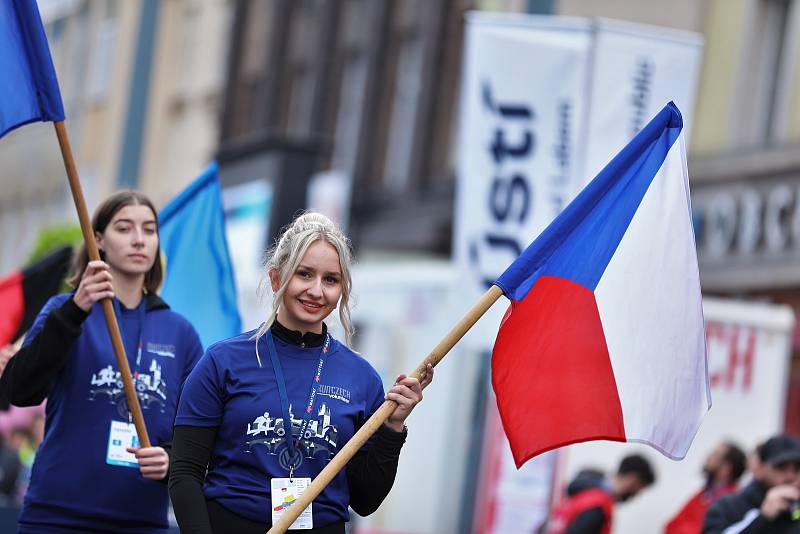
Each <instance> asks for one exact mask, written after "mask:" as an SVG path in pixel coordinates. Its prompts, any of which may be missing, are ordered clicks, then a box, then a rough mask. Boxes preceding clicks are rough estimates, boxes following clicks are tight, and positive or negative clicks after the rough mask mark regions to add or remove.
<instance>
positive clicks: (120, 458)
mask: <svg viewBox="0 0 800 534" xmlns="http://www.w3.org/2000/svg"><path fill="white" fill-rule="evenodd" d="M138 446H139V436H138V435H137V434H136V425H134V424H133V423H123V422H122V421H111V430H110V431H109V432H108V453H107V454H106V463H107V464H110V465H119V466H122V467H133V468H135V469H139V462H138V461H137V460H136V455H134V454H133V453H130V452H128V451H126V450H125V449H127V448H128V447H138Z"/></svg>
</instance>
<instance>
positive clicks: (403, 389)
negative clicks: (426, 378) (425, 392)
mask: <svg viewBox="0 0 800 534" xmlns="http://www.w3.org/2000/svg"><path fill="white" fill-rule="evenodd" d="M417 385H418V386H419V384H417ZM389 392H390V393H397V394H398V395H402V396H403V397H406V398H408V399H417V398H419V396H420V395H421V394H422V392H421V391H415V390H414V389H413V388H411V387H409V386H406V385H405V384H395V385H394V386H392V387H391V388H389Z"/></svg>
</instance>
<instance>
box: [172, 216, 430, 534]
mask: <svg viewBox="0 0 800 534" xmlns="http://www.w3.org/2000/svg"><path fill="white" fill-rule="evenodd" d="M350 263H351V252H350V245H349V242H348V240H347V238H346V237H345V236H344V235H343V234H342V233H341V231H340V230H339V229H338V228H336V227H335V226H334V224H333V223H332V222H331V221H330V220H329V219H328V218H327V217H325V216H323V215H320V214H318V213H306V214H304V215H301V216H300V217H298V218H297V219H296V220H295V221H294V222H293V223H292V224H291V225H290V226H289V227H288V228H287V229H286V230H285V232H284V233H283V235H282V236H281V238H280V240H279V241H278V243H277V245H276V246H275V247H274V249H273V250H271V251H270V253H269V255H268V261H267V265H266V269H267V274H268V276H269V282H270V285H271V287H272V290H273V293H274V297H273V307H272V311H271V314H270V315H269V317H268V318H267V320H266V321H265V322H264V323H263V324H262V325H261V327H260V328H259V329H258V330H255V331H251V332H245V333H243V334H241V335H239V336H236V337H233V338H231V339H228V340H225V341H222V342H220V343H217V344H215V345H212V346H211V347H210V348H209V349H208V351H207V352H206V354H205V355H204V356H203V358H202V359H201V360H200V362H199V363H198V365H197V367H196V368H195V369H194V371H192V374H191V375H190V376H189V378H188V380H187V381H186V386H185V388H184V390H183V393H182V395H181V401H180V405H179V407H178V415H177V417H176V420H175V424H176V426H175V435H174V452H173V470H172V473H171V476H170V496H171V497H172V503H173V506H174V508H175V516H176V518H177V519H178V523H179V525H180V527H181V532H183V533H212V532H216V533H223V532H238V533H245V534H246V533H250V532H253V533H256V532H257V533H259V534H263V533H264V532H265V531H266V530H267V529H268V528H269V527H270V525H271V524H273V523H274V522H275V521H277V520H278V518H280V517H281V515H282V514H283V513H284V512H285V510H286V509H287V508H288V507H289V505H291V503H292V502H294V500H295V499H296V498H297V496H298V495H299V494H300V493H301V492H302V491H303V489H304V488H305V487H307V486H308V484H309V483H310V481H311V479H313V478H314V477H315V476H316V475H317V474H318V473H319V472H320V471H321V470H322V469H323V468H324V467H325V466H326V465H327V464H328V462H330V460H331V458H332V457H333V456H334V455H335V454H336V452H337V451H338V450H340V449H341V447H342V446H343V445H344V444H345V443H346V442H347V441H348V440H349V439H350V437H351V436H352V435H353V434H354V433H355V432H356V430H358V428H359V427H360V426H361V425H362V424H363V423H364V422H365V421H366V420H367V419H368V418H369V417H370V415H372V413H373V412H374V411H375V410H377V409H378V407H380V406H381V404H383V402H384V401H385V400H386V399H390V400H394V401H395V402H397V404H398V406H397V408H396V409H395V411H394V413H393V414H392V415H391V416H390V417H389V419H388V420H387V421H386V423H385V424H384V426H383V427H382V428H381V429H380V430H379V431H378V432H377V433H376V435H375V437H374V439H373V440H372V441H370V442H369V443H368V444H367V446H365V447H364V448H363V449H362V450H361V451H360V452H359V453H358V454H357V455H356V456H355V457H354V458H353V459H352V460H351V462H350V463H349V464H348V466H347V469H346V470H345V471H342V472H340V473H339V474H338V475H337V477H336V478H335V479H334V480H333V482H332V483H331V484H329V485H328V486H327V487H326V488H325V490H324V491H323V492H322V493H321V494H320V495H319V497H318V498H317V499H316V500H315V501H314V503H313V505H312V506H311V507H309V509H308V510H307V511H306V512H304V513H303V514H302V515H301V517H300V518H299V519H298V521H297V522H296V523H295V527H293V528H303V529H307V530H308V531H309V532H314V533H326V534H334V533H336V534H339V533H343V532H344V531H345V530H344V529H345V523H346V522H347V521H348V520H349V514H348V507H352V509H353V510H355V511H356V512H357V513H359V514H361V515H367V514H369V513H372V512H373V511H375V510H376V509H377V507H378V506H379V505H380V503H381V502H382V501H383V499H384V498H385V497H386V495H387V494H388V493H389V490H390V489H391V487H392V484H393V482H394V477H395V473H396V470H397V462H398V458H399V454H400V449H401V447H402V445H403V443H404V441H405V437H406V432H407V430H406V428H405V425H404V423H405V420H406V418H407V417H408V415H409V414H410V413H411V411H412V410H413V409H414V407H415V406H416V405H417V403H419V402H420V401H421V400H422V388H423V387H425V386H426V385H427V384H428V383H430V381H431V379H432V377H433V368H432V367H428V369H427V372H426V373H425V376H424V377H423V379H422V382H420V381H418V380H416V379H414V378H409V377H406V376H405V375H400V376H399V377H398V378H397V381H396V382H395V384H394V385H393V386H392V387H391V388H390V389H389V391H388V393H386V394H384V391H383V385H382V382H381V379H380V377H379V376H378V373H377V372H376V371H375V369H373V368H372V366H371V365H370V364H369V363H368V362H367V361H366V360H365V359H363V358H362V357H361V356H360V355H359V354H357V353H355V352H353V350H352V349H350V348H349V346H348V344H349V341H350V336H351V333H352V326H351V323H350V292H351V277H350ZM337 306H338V308H339V318H340V322H341V324H342V326H343V328H344V337H345V339H344V342H343V341H340V340H337V339H335V338H333V337H332V336H331V335H330V333H329V332H328V329H327V326H326V325H325V323H324V320H325V318H327V317H328V316H329V315H330V314H331V313H332V312H333V311H334V310H335V309H336V308H337Z"/></svg>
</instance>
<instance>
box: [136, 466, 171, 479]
mask: <svg viewBox="0 0 800 534" xmlns="http://www.w3.org/2000/svg"><path fill="white" fill-rule="evenodd" d="M139 472H140V473H141V474H142V475H143V476H145V477H147V478H152V479H155V480H161V479H162V478H164V475H166V474H167V470H166V469H153V468H145V469H139Z"/></svg>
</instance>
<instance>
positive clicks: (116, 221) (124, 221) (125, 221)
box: [113, 219, 156, 224]
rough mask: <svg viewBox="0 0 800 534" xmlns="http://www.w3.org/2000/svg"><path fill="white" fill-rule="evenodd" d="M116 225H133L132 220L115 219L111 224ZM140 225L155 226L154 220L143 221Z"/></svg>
mask: <svg viewBox="0 0 800 534" xmlns="http://www.w3.org/2000/svg"><path fill="white" fill-rule="evenodd" d="M117 223H127V224H135V223H134V222H133V219H116V220H115V221H114V222H113V224H117ZM142 224H156V220H155V219H148V220H146V221H144V222H143V223H142Z"/></svg>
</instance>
